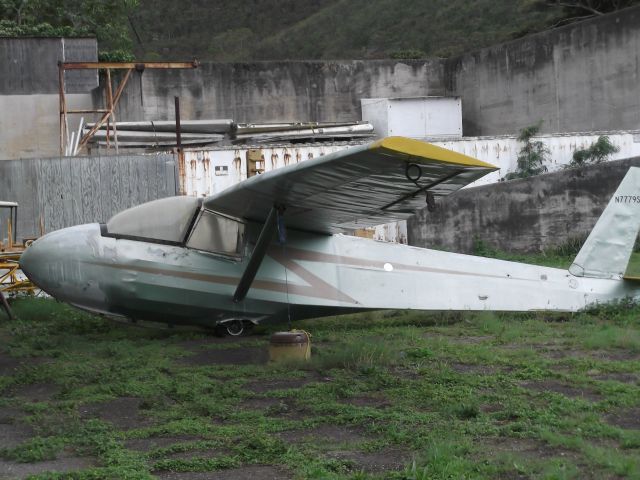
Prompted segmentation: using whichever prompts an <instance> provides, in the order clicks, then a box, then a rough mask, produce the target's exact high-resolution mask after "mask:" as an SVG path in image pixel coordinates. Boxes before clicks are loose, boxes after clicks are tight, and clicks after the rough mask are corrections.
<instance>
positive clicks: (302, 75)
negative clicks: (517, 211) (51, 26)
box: [0, 6, 640, 158]
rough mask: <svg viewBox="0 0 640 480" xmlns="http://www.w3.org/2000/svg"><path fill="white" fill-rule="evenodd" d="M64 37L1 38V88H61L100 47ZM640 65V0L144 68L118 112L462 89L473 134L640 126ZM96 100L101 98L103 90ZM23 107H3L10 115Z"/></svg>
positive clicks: (259, 115)
mask: <svg viewBox="0 0 640 480" xmlns="http://www.w3.org/2000/svg"><path fill="white" fill-rule="evenodd" d="M61 40H62V39H44V40H43V39H0V96H1V95H22V94H26V93H30V94H34V93H38V94H43V93H49V94H54V93H55V92H57V69H56V64H57V61H58V60H59V59H60V58H61V55H62V54H63V52H64V55H65V57H64V58H66V59H73V60H80V59H83V60H91V59H92V58H87V55H89V54H91V55H95V52H94V50H92V49H93V47H92V46H91V45H89V43H90V42H91V41H92V40H91V39H74V40H68V39H66V40H64V41H63V42H62V43H61ZM20 42H24V43H20ZM56 42H57V43H56ZM74 42H75V43H77V45H74ZM82 42H89V43H87V44H84V43H82ZM93 45H95V41H94V44H93ZM91 52H93V53H91ZM639 65H640V6H638V7H633V8H628V9H625V10H623V11H620V12H618V13H614V14H610V15H605V16H602V17H598V18H594V19H591V20H588V21H584V22H581V23H576V24H573V25H569V26H565V27H562V28H558V29H555V30H551V31H547V32H542V33H540V34H536V35H531V36H528V37H525V38H523V39H519V40H515V41H512V42H508V43H504V44H501V45H498V46H495V47H491V48H486V49H482V50H479V51H477V52H473V53H470V54H468V55H463V56H461V57H459V58H453V59H449V60H443V59H430V60H403V61H398V60H371V61H359V60H355V61H289V62H255V63H206V64H203V65H202V66H201V67H200V68H198V69H196V70H165V71H162V70H147V71H145V72H143V73H138V72H136V73H134V74H133V78H132V79H131V80H130V82H129V84H128V85H127V88H126V89H125V92H124V95H123V97H122V99H121V103H120V106H119V108H118V112H117V113H118V116H117V118H118V119H119V120H132V121H133V120H167V119H173V118H174V111H173V108H174V107H173V97H174V96H175V95H177V96H179V97H180V99H181V109H182V116H183V118H185V119H186V118H189V119H200V118H233V119H234V120H235V121H237V122H278V121H342V120H358V119H360V115H361V113H360V99H361V98H376V97H411V96H423V95H456V96H460V97H461V98H462V116H463V133H464V135H467V136H484V135H503V134H512V133H516V132H517V131H518V130H519V129H521V128H522V127H524V126H528V125H531V124H534V123H536V122H537V121H538V120H544V124H543V131H544V132H579V131H585V132H587V131H594V130H608V131H610V130H637V129H640V67H639ZM72 73H73V74H74V75H75V74H78V73H79V72H72ZM72 73H69V75H71V74H72ZM86 73H87V72H84V73H83V75H84V74H86ZM92 78H93V80H91V79H89V80H88V82H89V84H90V85H94V84H95V76H94V77H92ZM85 80H86V79H85ZM74 82H75V81H72V79H71V78H69V77H68V78H67V84H68V87H69V88H68V91H70V92H71V91H76V92H81V91H82V92H87V91H88V90H87V89H86V87H87V83H86V82H83V81H77V82H75V83H74ZM92 82H93V83H92ZM93 102H94V105H95V106H102V105H103V104H104V102H103V99H102V98H101V92H100V91H94V96H93ZM0 106H1V105H0ZM7 112H8V113H7ZM15 114H16V111H15V110H14V111H9V110H7V109H3V110H0V118H4V123H5V124H7V122H10V121H12V120H13V118H14V116H15ZM49 115H50V117H51V118H50V119H49V120H47V122H46V123H47V124H50V123H52V122H57V115H58V113H57V108H56V109H53V110H52V111H51V112H50V113H49ZM87 120H88V121H90V120H93V119H91V118H87ZM30 121H31V119H30V118H26V119H22V121H21V122H17V123H16V124H15V125H16V126H14V127H13V128H12V129H11V130H10V132H8V133H7V134H5V138H6V135H17V136H20V135H21V133H16V132H19V131H20V129H25V128H26V129H28V130H29V131H31V130H34V129H33V128H32V124H31V123H30ZM25 125H26V126H27V127H25ZM36 127H37V125H36ZM36 130H37V129H36ZM39 134H40V135H41V136H42V137H43V138H47V139H50V140H51V143H50V144H45V143H44V142H43V144H42V145H41V146H40V147H39V148H41V149H40V150H39V151H38V152H37V153H38V154H39V156H47V155H54V154H56V153H57V130H56V131H50V130H48V129H47V130H42V131H40V132H39ZM5 143H6V142H4V141H3V139H0V157H2V158H18V157H20V156H31V154H32V153H31V152H29V151H23V150H15V148H22V147H21V146H22V145H24V144H23V142H18V144H17V146H16V147H11V149H9V148H8V147H6V146H5Z"/></svg>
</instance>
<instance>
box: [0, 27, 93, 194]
mask: <svg viewBox="0 0 640 480" xmlns="http://www.w3.org/2000/svg"><path fill="white" fill-rule="evenodd" d="M97 59H98V44H97V42H96V39H95V38H0V158H1V159H5V158H20V157H23V158H24V157H39V156H50V155H56V154H57V153H58V152H59V145H60V141H59V138H60V133H59V132H60V120H59V114H58V112H59V108H60V107H59V96H58V89H59V88H58V85H59V81H58V62H59V61H67V62H75V61H96V60H97ZM65 86H66V87H65V88H66V92H67V93H68V94H69V95H68V96H67V105H68V108H69V109H72V108H83V109H87V108H92V107H93V105H94V97H93V95H92V94H91V91H92V90H93V89H95V88H96V87H97V86H98V73H97V72H96V71H95V70H93V71H92V70H88V71H69V72H66V73H65ZM79 121H80V118H79V117H77V116H71V118H70V121H69V127H70V128H71V129H72V130H73V129H75V128H76V127H77V125H78V122H79ZM2 194H3V192H2V191H1V190H0V195H2Z"/></svg>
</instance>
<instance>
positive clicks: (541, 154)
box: [506, 121, 550, 180]
mask: <svg viewBox="0 0 640 480" xmlns="http://www.w3.org/2000/svg"><path fill="white" fill-rule="evenodd" d="M541 127H542V121H540V122H538V123H537V124H535V125H531V126H529V127H525V128H523V129H522V130H520V134H519V135H518V141H519V142H522V143H523V144H524V145H523V146H522V148H521V149H520V152H518V168H517V170H516V171H515V172H511V173H509V174H507V176H506V179H507V180H511V179H514V178H527V177H533V176H535V175H540V174H542V173H545V172H546V171H547V167H546V166H545V164H544V163H545V162H546V161H547V160H548V159H549V155H550V152H549V149H548V148H547V147H546V145H545V144H544V143H543V142H541V141H540V140H534V139H533V137H535V136H536V135H537V134H538V133H539V132H540V128H541Z"/></svg>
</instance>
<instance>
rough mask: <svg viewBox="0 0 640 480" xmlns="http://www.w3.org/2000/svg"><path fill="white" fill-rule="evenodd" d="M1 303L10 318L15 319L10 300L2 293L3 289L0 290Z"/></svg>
mask: <svg viewBox="0 0 640 480" xmlns="http://www.w3.org/2000/svg"><path fill="white" fill-rule="evenodd" d="M0 304H1V305H2V306H3V307H4V310H5V311H6V312H7V315H8V316H9V320H13V319H14V318H15V317H14V316H13V313H12V312H11V308H10V307H9V302H7V299H6V298H4V294H3V293H2V291H1V290H0Z"/></svg>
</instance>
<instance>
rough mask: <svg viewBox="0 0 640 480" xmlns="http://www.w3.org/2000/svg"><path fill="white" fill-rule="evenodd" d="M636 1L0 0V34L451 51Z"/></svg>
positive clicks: (377, 51)
mask: <svg viewBox="0 0 640 480" xmlns="http://www.w3.org/2000/svg"><path fill="white" fill-rule="evenodd" d="M637 3H640V0H562V1H560V0H242V1H237V0H234V1H232V0H218V1H215V2H211V1H207V0H184V1H182V2H176V1H175V0H0V36H24V35H35V36H51V35H54V36H55V35H65V36H74V35H91V34H93V35H96V36H97V38H98V41H99V44H100V51H101V52H103V53H104V55H103V58H105V59H106V58H112V59H118V58H119V59H124V58H126V57H127V56H131V55H132V54H135V56H136V57H137V58H138V59H141V60H153V59H160V58H162V59H177V58H179V59H185V58H193V57H196V58H198V59H201V60H216V61H248V60H279V59H329V58H333V59H350V58H388V57H392V58H422V57H426V56H441V57H446V56H451V55H455V54H459V53H461V52H464V51H468V50H471V49H476V48H480V47H484V46H488V45H492V44H495V43H499V42H503V41H506V40H510V39H513V38H516V37H520V36H523V35H525V34H527V33H531V32H537V31H541V30H544V29H548V28H552V27H554V26H557V25H562V24H564V23H567V22H570V21H576V20H581V19H584V18H588V17H593V16H597V15H602V14H605V13H608V12H611V11H615V10H619V9H621V8H625V7H628V6H630V5H633V4H637Z"/></svg>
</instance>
